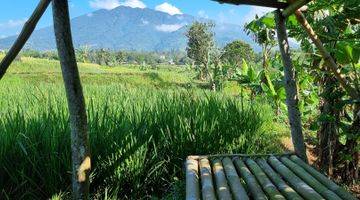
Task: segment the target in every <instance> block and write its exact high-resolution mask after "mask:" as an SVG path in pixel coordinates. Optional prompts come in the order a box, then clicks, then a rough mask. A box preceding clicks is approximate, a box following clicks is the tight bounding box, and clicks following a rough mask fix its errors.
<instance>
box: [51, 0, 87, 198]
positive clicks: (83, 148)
mask: <svg viewBox="0 0 360 200" xmlns="http://www.w3.org/2000/svg"><path fill="white" fill-rule="evenodd" d="M53 18H54V30H55V36H56V44H57V49H58V54H59V58H60V63H61V70H62V74H63V79H64V83H65V89H66V96H67V100H68V107H69V113H70V128H71V151H72V188H73V199H89V173H90V168H91V161H90V147H89V138H88V131H87V117H86V109H85V100H84V95H83V91H82V86H81V82H80V75H79V71H78V67H77V63H76V58H75V51H74V48H73V42H72V36H71V27H70V17H69V7H68V1H67V0H53Z"/></svg>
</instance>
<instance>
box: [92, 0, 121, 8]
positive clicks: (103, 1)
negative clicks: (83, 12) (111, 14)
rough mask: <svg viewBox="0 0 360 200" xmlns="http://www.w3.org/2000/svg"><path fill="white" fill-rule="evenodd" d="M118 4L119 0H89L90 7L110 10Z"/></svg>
mask: <svg viewBox="0 0 360 200" xmlns="http://www.w3.org/2000/svg"><path fill="white" fill-rule="evenodd" d="M118 6H120V2H119V0H93V1H90V7H92V8H95V9H106V10H111V9H114V8H116V7H118Z"/></svg>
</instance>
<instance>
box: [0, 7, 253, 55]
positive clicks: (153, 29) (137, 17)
mask: <svg viewBox="0 0 360 200" xmlns="http://www.w3.org/2000/svg"><path fill="white" fill-rule="evenodd" d="M195 20H199V21H208V19H203V18H196V17H194V16H191V15H186V14H182V15H169V14H167V13H164V12H159V11H155V10H152V9H148V8H145V9H140V8H130V7H124V6H120V7H117V8H115V9H112V10H98V11H95V12H92V13H89V14H86V15H82V16H79V17H76V18H74V19H72V20H71V25H72V33H73V40H74V45H75V47H76V48H78V47H81V46H90V47H91V48H94V49H98V48H108V49H113V50H132V51H170V50H185V48H186V41H187V39H186V37H185V32H186V30H187V28H188V26H189V25H190V24H191V23H192V22H194V21H195ZM215 24H216V26H215V28H214V32H215V35H216V41H217V43H218V44H219V45H220V46H223V45H225V44H226V43H228V42H231V41H233V40H236V39H241V40H244V41H246V42H248V43H250V44H251V45H252V46H254V47H256V45H255V44H254V43H253V42H252V41H251V39H250V37H248V36H247V35H246V34H245V32H244V31H243V29H242V27H241V26H239V25H234V24H227V23H221V22H215ZM16 37H17V36H10V37H7V38H4V39H0V49H8V48H9V47H10V46H11V45H12V44H13V42H14V41H15V39H16ZM25 48H28V49H36V50H53V49H55V48H56V46H55V37H54V30H53V27H52V26H50V27H46V28H42V29H39V30H37V31H35V32H34V33H33V35H32V36H31V37H30V39H29V41H28V42H27V44H26V46H25Z"/></svg>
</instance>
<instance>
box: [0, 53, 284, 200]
mask: <svg viewBox="0 0 360 200" xmlns="http://www.w3.org/2000/svg"><path fill="white" fill-rule="evenodd" d="M59 69H60V68H59V65H58V63H57V62H55V61H48V60H41V59H32V58H22V61H21V62H16V63H15V64H14V65H13V66H11V69H10V70H9V74H8V75H6V77H5V78H4V79H3V80H2V81H1V82H0V108H1V110H0V130H1V132H0V188H1V189H0V199H39V198H40V199H48V198H50V197H53V199H66V198H69V192H70V190H71V188H70V185H71V182H70V178H71V159H70V156H71V155H70V153H71V152H70V129H69V123H68V122H69V121H68V112H67V107H66V99H65V94H64V88H63V86H62V81H61V74H60V71H59ZM80 71H81V74H82V80H83V86H84V92H85V96H86V103H87V112H88V120H89V134H90V143H91V154H92V174H91V193H92V198H93V199H116V198H117V197H121V198H122V199H123V198H128V199H142V198H150V197H151V198H170V199H183V198H184V197H183V194H184V187H183V180H184V174H183V162H184V159H185V158H186V156H187V155H191V154H215V153H232V152H233V153H265V152H280V151H281V149H280V147H279V145H278V144H279V143H280V142H279V138H280V136H279V134H276V133H275V129H274V127H273V123H272V121H273V116H272V114H271V113H273V112H272V110H271V108H270V107H269V106H267V105H260V104H258V103H256V102H249V101H245V100H242V99H239V98H236V97H233V96H232V95H229V94H227V93H211V92H207V91H204V90H201V89H199V86H198V85H199V83H196V82H195V83H194V82H193V80H192V77H193V73H192V72H191V71H189V70H186V69H184V68H168V67H164V68H160V69H158V70H146V71H143V70H140V69H138V68H137V67H135V66H126V67H121V66H119V67H115V68H107V67H101V66H97V65H89V64H80Z"/></svg>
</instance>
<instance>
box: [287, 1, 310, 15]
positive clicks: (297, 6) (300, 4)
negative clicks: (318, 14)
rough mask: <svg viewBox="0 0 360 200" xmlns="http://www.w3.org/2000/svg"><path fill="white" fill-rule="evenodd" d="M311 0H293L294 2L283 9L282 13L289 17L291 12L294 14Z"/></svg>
mask: <svg viewBox="0 0 360 200" xmlns="http://www.w3.org/2000/svg"><path fill="white" fill-rule="evenodd" d="M310 1H311V0H297V1H293V3H291V4H290V5H289V6H288V7H287V8H286V9H284V10H283V11H282V15H283V16H284V17H285V18H287V17H289V16H290V15H291V14H293V13H294V12H295V11H296V10H298V9H300V8H301V7H303V6H304V5H306V4H307V3H309V2H310Z"/></svg>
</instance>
